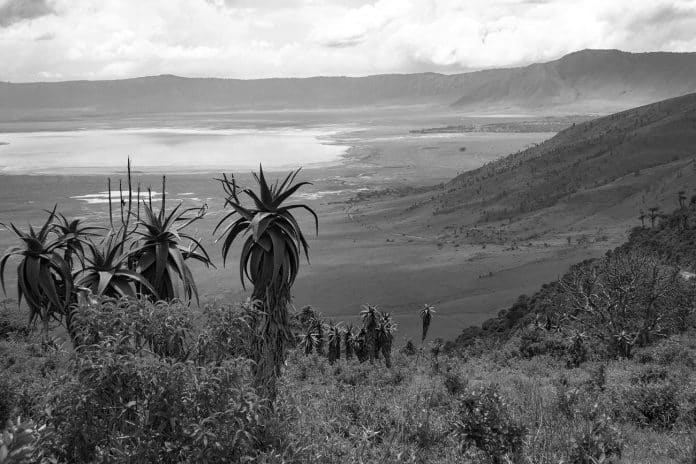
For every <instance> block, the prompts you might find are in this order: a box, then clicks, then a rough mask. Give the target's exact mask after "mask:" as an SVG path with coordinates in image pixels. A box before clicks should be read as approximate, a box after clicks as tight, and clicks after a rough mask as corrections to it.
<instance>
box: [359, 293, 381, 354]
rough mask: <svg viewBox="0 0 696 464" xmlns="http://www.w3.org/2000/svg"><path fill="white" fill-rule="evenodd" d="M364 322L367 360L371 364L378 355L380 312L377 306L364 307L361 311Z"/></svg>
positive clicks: (367, 305) (368, 305)
mask: <svg viewBox="0 0 696 464" xmlns="http://www.w3.org/2000/svg"><path fill="white" fill-rule="evenodd" d="M360 315H361V316H362V320H363V328H364V329H365V349H366V350H367V358H368V359H369V360H370V363H374V361H375V357H376V356H375V355H376V353H377V343H378V338H377V337H378V334H377V325H378V321H379V316H380V314H379V311H378V309H377V306H373V305H370V304H366V305H363V310H362V311H360Z"/></svg>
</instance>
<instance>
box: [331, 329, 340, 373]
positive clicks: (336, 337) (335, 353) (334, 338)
mask: <svg viewBox="0 0 696 464" xmlns="http://www.w3.org/2000/svg"><path fill="white" fill-rule="evenodd" d="M328 338H329V364H333V363H334V362H336V360H338V359H341V327H340V323H339V324H334V323H333V322H331V323H330V324H329V336H328Z"/></svg>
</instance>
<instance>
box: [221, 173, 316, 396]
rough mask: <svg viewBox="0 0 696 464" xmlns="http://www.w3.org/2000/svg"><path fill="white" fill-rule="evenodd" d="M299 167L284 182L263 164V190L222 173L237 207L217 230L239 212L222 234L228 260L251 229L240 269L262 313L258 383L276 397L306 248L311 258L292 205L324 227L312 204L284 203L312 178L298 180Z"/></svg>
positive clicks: (259, 181)
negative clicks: (244, 200)
mask: <svg viewBox="0 0 696 464" xmlns="http://www.w3.org/2000/svg"><path fill="white" fill-rule="evenodd" d="M299 172H300V170H299V169H298V170H296V171H293V172H290V173H289V174H288V175H287V176H286V177H285V179H284V180H283V182H282V183H280V184H279V183H278V181H276V182H275V184H272V185H271V184H269V183H268V182H267V181H266V178H265V176H264V173H263V169H262V168H261V167H260V166H259V173H258V174H256V173H254V174H253V176H254V180H255V181H256V183H257V185H258V189H259V190H258V194H257V193H256V192H254V191H253V190H251V189H248V188H245V189H240V188H239V187H238V186H237V183H236V180H235V178H234V176H230V177H227V176H226V175H223V178H222V179H218V180H220V182H221V184H222V187H223V190H224V192H225V194H226V199H225V207H227V206H230V207H232V209H233V211H232V212H230V213H228V214H226V215H225V216H223V218H222V219H221V220H220V222H219V223H218V225H217V226H216V228H215V232H216V231H217V230H218V229H219V228H220V227H222V226H223V224H225V223H227V222H228V221H230V220H231V219H233V218H235V215H236V219H235V220H233V221H230V222H229V224H227V225H226V226H225V227H224V229H223V230H222V235H221V237H220V239H221V240H222V241H223V243H222V257H223V262H225V261H226V260H227V255H228V254H229V251H230V248H231V246H232V243H233V242H234V241H235V239H236V238H237V237H241V234H243V233H247V234H248V236H247V238H246V240H245V241H244V244H243V245H242V252H241V257H240V260H239V273H240V279H241V281H242V286H243V287H244V285H245V278H246V279H247V280H249V281H250V282H251V284H252V285H253V287H254V288H253V291H252V295H251V298H252V301H254V302H255V304H256V305H257V306H258V307H259V309H260V311H261V315H262V316H261V317H260V318H259V321H258V327H257V331H258V337H257V338H256V342H255V347H254V349H253V353H254V361H255V365H254V375H255V381H256V384H257V388H259V390H260V392H261V393H262V394H264V395H265V396H266V397H267V398H269V399H270V400H271V402H273V400H274V399H275V396H276V379H277V377H278V376H280V374H281V368H282V366H283V364H284V362H285V355H286V350H287V341H288V340H290V339H291V334H290V333H289V324H288V311H287V306H288V303H289V301H290V291H291V288H292V285H293V283H294V282H295V279H296V278H297V274H298V271H299V266H300V250H301V249H302V250H304V254H305V257H306V258H307V260H308V261H309V251H308V249H309V246H308V244H307V240H306V239H305V237H304V234H303V233H302V230H301V229H300V226H299V224H298V223H297V220H296V219H295V217H294V216H293V214H292V211H293V210H294V209H304V210H306V211H308V212H309V213H310V214H311V215H312V216H313V217H314V223H315V231H316V233H318V232H319V220H318V218H317V215H316V213H315V212H314V211H313V210H312V209H311V208H310V207H309V206H307V205H304V204H294V205H289V206H284V205H283V203H284V202H285V201H286V200H288V199H289V198H290V197H291V196H292V195H293V194H294V193H295V192H297V190H299V189H300V188H301V187H302V186H303V185H308V184H309V182H298V183H295V178H296V177H297V175H298V174H299ZM239 190H241V192H242V193H244V194H245V195H246V196H247V197H248V198H249V199H251V201H252V202H253V206H251V207H245V206H243V205H242V203H241V201H240V199H239V197H238V191H239ZM215 232H214V233H215Z"/></svg>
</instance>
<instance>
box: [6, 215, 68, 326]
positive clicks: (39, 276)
mask: <svg viewBox="0 0 696 464" xmlns="http://www.w3.org/2000/svg"><path fill="white" fill-rule="evenodd" d="M49 213H50V214H49V216H48V219H46V222H45V223H44V224H43V226H42V227H41V228H40V229H38V230H35V229H34V228H33V227H32V226H29V232H23V231H21V230H19V229H18V228H17V227H16V226H15V225H14V224H10V228H11V229H12V231H14V233H15V234H16V235H17V237H18V238H19V239H20V240H21V241H22V242H23V246H19V247H13V248H10V249H9V250H8V251H7V252H6V253H5V254H4V255H3V256H2V258H0V283H2V289H3V292H4V293H5V294H7V291H6V288H5V266H6V264H7V261H8V260H9V259H10V257H12V256H16V257H19V258H21V261H20V262H19V265H18V266H17V296H18V300H19V304H21V303H22V299H25V300H26V302H27V305H28V306H29V311H30V313H29V322H30V323H31V322H33V321H34V320H36V318H39V319H41V321H42V322H43V331H44V335H46V334H47V333H48V323H49V320H50V318H51V317H53V318H55V319H57V320H60V319H61V317H62V316H63V315H65V314H66V313H67V312H68V308H69V305H70V297H71V294H72V288H73V281H72V273H71V269H70V266H69V265H68V263H67V262H66V261H65V260H64V259H63V257H62V256H61V254H60V253H59V251H60V250H61V249H64V248H65V246H66V241H67V238H66V236H63V237H51V221H52V220H53V218H54V217H55V214H56V208H55V207H54V208H53V211H49Z"/></svg>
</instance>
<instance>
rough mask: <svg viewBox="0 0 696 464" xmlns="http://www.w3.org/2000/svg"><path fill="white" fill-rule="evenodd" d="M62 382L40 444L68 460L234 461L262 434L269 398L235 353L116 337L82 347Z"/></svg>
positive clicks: (250, 452)
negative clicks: (165, 349) (140, 344)
mask: <svg viewBox="0 0 696 464" xmlns="http://www.w3.org/2000/svg"><path fill="white" fill-rule="evenodd" d="M56 388H57V391H56V393H54V394H52V395H51V397H50V398H49V400H48V403H49V408H48V409H47V412H46V415H45V417H43V418H42V419H43V421H45V423H46V425H47V428H46V432H45V433H43V434H42V435H41V438H40V440H39V447H40V449H41V455H42V457H45V458H55V459H57V460H58V461H60V462H75V463H80V462H93V461H100V462H104V461H107V462H108V461H111V462H113V461H114V460H116V461H124V460H128V461H130V462H133V461H135V462H201V461H205V462H230V461H235V460H239V459H241V458H243V457H245V456H249V455H253V453H254V449H255V447H256V445H257V441H258V437H259V436H260V434H261V426H262V424H261V416H262V414H263V410H264V406H263V402H262V401H261V400H260V399H259V398H258V397H257V396H256V395H255V393H254V391H253V389H251V388H250V387H249V385H248V384H247V382H246V381H245V380H244V367H243V364H240V363H239V362H237V361H234V360H232V361H226V362H224V363H223V364H222V365H220V366H215V365H205V366H196V365H195V364H193V363H183V362H179V361H176V360H174V359H172V360H161V359H158V358H153V357H148V356H146V355H143V354H142V353H140V352H138V351H135V350H133V348H132V346H131V345H130V343H129V342H128V340H127V339H125V338H120V339H117V338H113V337H109V338H107V339H105V340H103V341H102V342H100V343H99V344H97V345H93V346H91V347H89V348H86V349H82V350H80V352H79V353H78V355H77V358H76V360H75V373H74V376H72V377H70V378H66V379H64V380H63V381H62V382H61V385H57V386H56Z"/></svg>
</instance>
